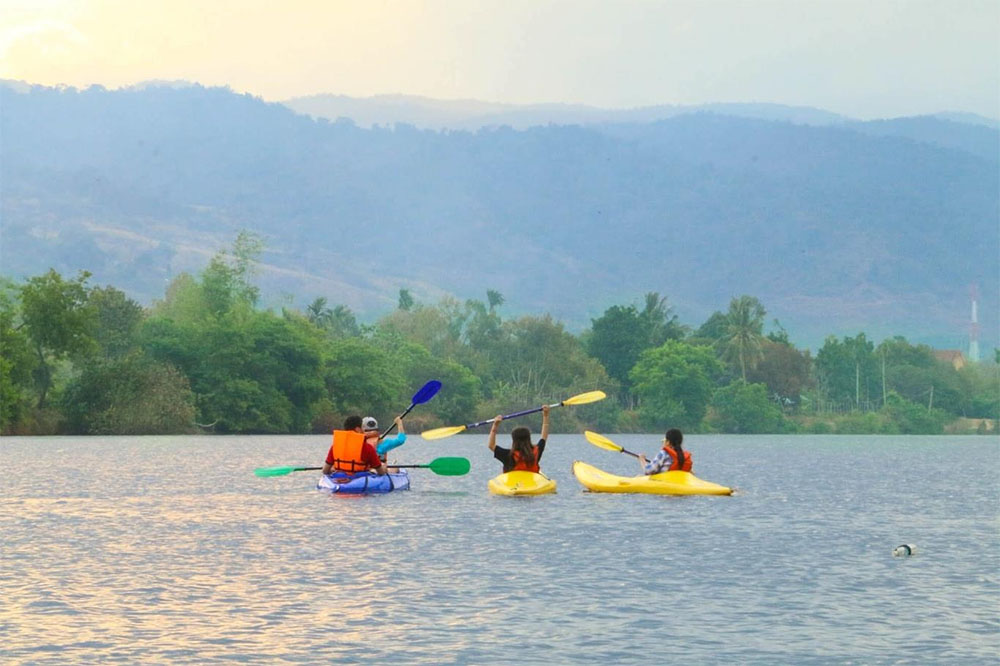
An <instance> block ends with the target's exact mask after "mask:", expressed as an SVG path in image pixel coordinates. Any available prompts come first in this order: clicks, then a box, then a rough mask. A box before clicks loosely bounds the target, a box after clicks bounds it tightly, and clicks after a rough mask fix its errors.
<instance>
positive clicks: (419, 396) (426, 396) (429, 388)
mask: <svg viewBox="0 0 1000 666" xmlns="http://www.w3.org/2000/svg"><path fill="white" fill-rule="evenodd" d="M440 390H441V382H439V381H438V380H436V379H432V380H430V381H429V382H427V383H426V384H424V385H423V386H421V387H420V390H419V391H417V392H416V393H414V394H413V399H412V400H411V401H410V406H409V407H407V408H406V411H405V412H403V413H402V414H400V415H399V418H403V417H404V416H406V415H407V414H409V413H410V410H411V409H413V408H414V407H416V406H417V405H422V404H424V403H425V402H427V401H428V400H430V399H431V398H433V397H434V396H436V395H437V392H438V391H440ZM395 427H396V422H395V421H393V422H392V423H390V424H389V427H388V428H386V429H385V430H383V431H382V434H381V435H379V439H382V438H384V437H385V436H386V435H388V434H389V433H390V432H391V431H392V429H393V428H395Z"/></svg>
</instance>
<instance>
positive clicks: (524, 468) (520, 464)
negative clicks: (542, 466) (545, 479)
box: [510, 446, 539, 474]
mask: <svg viewBox="0 0 1000 666" xmlns="http://www.w3.org/2000/svg"><path fill="white" fill-rule="evenodd" d="M531 452H532V453H534V454H535V462H534V463H532V464H531V465H529V464H528V463H527V462H525V461H524V459H523V458H521V452H520V451H518V450H517V449H511V452H510V459H511V461H512V462H513V463H514V466H513V467H512V468H511V470H510V471H512V472H534V473H535V474H538V473H539V469H538V447H537V446H532V447H531Z"/></svg>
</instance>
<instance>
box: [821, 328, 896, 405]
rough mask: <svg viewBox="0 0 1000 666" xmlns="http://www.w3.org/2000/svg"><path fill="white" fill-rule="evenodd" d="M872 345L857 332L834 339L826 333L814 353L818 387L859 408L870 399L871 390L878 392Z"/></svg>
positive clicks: (863, 335) (875, 362) (829, 395)
mask: <svg viewBox="0 0 1000 666" xmlns="http://www.w3.org/2000/svg"><path fill="white" fill-rule="evenodd" d="M874 350H875V347H874V345H873V344H872V343H871V342H870V341H869V340H868V339H867V338H866V337H865V334H864V333H858V335H857V336H855V337H853V338H849V337H846V336H845V337H844V339H843V340H842V341H838V340H837V339H836V338H835V337H833V336H830V337H828V338H827V339H826V341H825V342H824V343H823V347H822V348H821V349H820V350H819V352H817V354H816V363H815V367H816V372H817V375H818V378H819V382H820V387H821V388H822V389H823V391H824V392H825V393H826V395H827V396H828V397H829V398H830V399H832V400H837V401H847V400H849V401H851V402H853V403H854V406H855V407H860V406H861V403H862V400H864V401H870V399H871V398H872V392H873V391H881V377H880V375H881V372H880V363H879V362H878V360H877V359H876V357H875V354H874Z"/></svg>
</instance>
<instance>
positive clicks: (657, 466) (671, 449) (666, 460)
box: [639, 428, 691, 476]
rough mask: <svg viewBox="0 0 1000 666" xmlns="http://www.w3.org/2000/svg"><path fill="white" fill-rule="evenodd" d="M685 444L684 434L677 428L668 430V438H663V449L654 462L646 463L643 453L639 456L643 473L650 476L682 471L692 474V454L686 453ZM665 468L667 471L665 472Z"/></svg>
mask: <svg viewBox="0 0 1000 666" xmlns="http://www.w3.org/2000/svg"><path fill="white" fill-rule="evenodd" d="M683 442H684V433H682V432H681V431H680V430H678V429H677V428H671V429H670V430H668V431H667V434H666V436H665V437H664V438H663V448H662V449H660V450H659V451H658V452H657V453H656V456H655V457H654V458H653V459H652V460H650V461H649V462H646V456H644V455H643V454H641V453H640V454H639V466H640V467H642V473H643V474H646V475H647V476H648V475H650V474H656V473H657V472H663V471H674V470H681V471H683V472H690V471H691V453H690V452H688V451H685V450H684V447H683V446H681V444H682V443H683ZM668 465H669V467H668ZM664 468H667V469H666V470H664Z"/></svg>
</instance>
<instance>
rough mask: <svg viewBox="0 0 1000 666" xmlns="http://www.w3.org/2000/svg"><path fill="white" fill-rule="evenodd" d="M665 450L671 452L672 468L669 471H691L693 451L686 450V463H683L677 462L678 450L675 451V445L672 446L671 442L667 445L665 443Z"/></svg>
mask: <svg viewBox="0 0 1000 666" xmlns="http://www.w3.org/2000/svg"><path fill="white" fill-rule="evenodd" d="M663 450H664V451H666V452H667V453H668V454H670V460H671V462H670V469H669V470H668V471H670V472H675V471H677V470H681V471H682V472H690V471H691V452H690V451H685V452H684V463H683V464H678V462H677V452H676V451H674V447H672V446H670V445H669V444H667V445H665V446H664V447H663Z"/></svg>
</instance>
